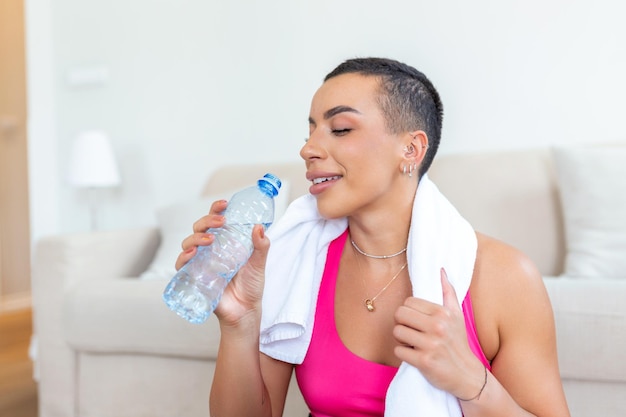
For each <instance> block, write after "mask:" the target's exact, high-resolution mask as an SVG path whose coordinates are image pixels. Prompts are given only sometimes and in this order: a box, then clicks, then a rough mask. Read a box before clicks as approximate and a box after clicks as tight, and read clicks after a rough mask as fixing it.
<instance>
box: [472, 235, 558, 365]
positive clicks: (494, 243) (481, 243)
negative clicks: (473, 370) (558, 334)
mask: <svg viewBox="0 0 626 417" xmlns="http://www.w3.org/2000/svg"><path fill="white" fill-rule="evenodd" d="M477 238H478V250H477V254H476V264H475V267H474V275H473V278H472V284H471V287H470V291H471V297H472V304H473V306H474V313H475V321H476V326H477V329H478V331H479V333H482V334H479V336H480V337H481V343H482V344H483V349H484V350H485V354H486V355H487V357H488V358H490V359H493V358H494V357H495V356H496V355H497V353H498V351H499V350H500V348H501V346H502V343H503V342H505V341H506V338H507V336H509V334H511V333H513V332H518V331H519V330H520V329H519V326H520V325H521V324H522V323H524V322H529V318H530V317H532V316H533V315H537V316H546V315H549V316H550V317H551V315H552V310H551V307H550V301H549V299H548V295H547V292H546V289H545V286H544V283H543V279H542V277H541V274H540V273H539V271H538V270H537V268H536V266H535V265H534V263H533V262H532V260H530V258H528V256H527V255H525V254H524V253H523V252H521V251H520V250H518V249H516V248H514V247H513V246H511V245H508V244H506V243H504V242H502V241H500V240H497V239H494V238H492V237H489V236H486V235H483V234H480V233H477ZM536 318H539V317H536Z"/></svg>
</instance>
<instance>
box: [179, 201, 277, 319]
mask: <svg viewBox="0 0 626 417" xmlns="http://www.w3.org/2000/svg"><path fill="white" fill-rule="evenodd" d="M227 205H228V202H227V201H226V200H218V201H215V202H214V203H213V204H212V205H211V210H210V211H209V214H208V215H206V216H204V217H202V218H200V219H199V220H198V221H196V222H195V223H194V224H193V234H191V235H190V236H188V237H186V238H185V239H184V240H183V242H182V248H183V252H181V253H180V255H178V258H177V259H176V269H177V270H178V269H180V268H182V267H183V265H185V264H186V263H187V262H188V261H189V260H190V259H191V258H193V257H194V255H195V254H196V252H197V251H198V246H208V245H210V244H211V243H213V241H214V240H215V237H214V236H213V235H212V234H211V233H206V231H207V230H208V229H211V228H219V227H222V226H223V225H224V222H225V218H224V216H223V215H222V213H223V212H224V210H225V209H226V207H227ZM252 243H253V245H254V250H253V252H252V255H251V256H250V259H249V260H248V262H246V264H245V265H244V266H242V267H241V269H240V270H239V272H237V274H236V275H235V276H234V277H233V279H232V281H231V282H230V283H229V284H228V286H227V287H226V289H225V291H224V294H223V295H222V298H221V300H220V302H219V304H218V305H217V308H216V309H215V314H216V315H217V317H218V319H219V320H220V322H221V323H222V324H223V325H231V326H236V325H237V324H239V323H240V321H241V320H242V319H243V318H244V317H246V316H247V315H249V313H255V312H256V313H258V314H259V315H260V311H261V298H262V296H263V285H264V282H265V261H266V259H267V252H268V250H269V246H270V242H269V239H268V238H267V236H265V230H264V228H263V226H262V225H256V226H255V227H254V229H253V231H252ZM257 319H258V318H257Z"/></svg>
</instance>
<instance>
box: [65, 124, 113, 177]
mask: <svg viewBox="0 0 626 417" xmlns="http://www.w3.org/2000/svg"><path fill="white" fill-rule="evenodd" d="M68 181H69V182H70V184H72V185H73V186H75V187H114V186H116V185H119V184H120V173H119V171H118V168H117V163H116V162H115V156H114V154H113V148H112V147H111V143H110V142H109V138H108V137H107V135H106V134H105V133H104V132H101V131H98V130H90V131H85V132H81V133H80V134H78V136H77V137H76V140H75V141H74V145H73V147H72V154H71V158H70V166H69V172H68Z"/></svg>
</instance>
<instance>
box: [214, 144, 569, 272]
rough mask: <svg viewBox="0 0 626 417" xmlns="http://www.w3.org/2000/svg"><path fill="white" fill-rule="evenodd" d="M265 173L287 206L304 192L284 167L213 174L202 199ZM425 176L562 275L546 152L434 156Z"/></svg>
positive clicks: (298, 165) (477, 224)
mask: <svg viewBox="0 0 626 417" xmlns="http://www.w3.org/2000/svg"><path fill="white" fill-rule="evenodd" d="M266 172H271V173H273V174H275V175H277V176H278V177H279V178H281V179H282V180H283V181H287V182H288V183H289V196H288V199H289V201H292V200H294V199H295V198H297V197H299V196H301V195H304V194H306V193H307V192H308V188H309V186H310V183H309V182H308V181H307V180H306V179H305V177H304V173H305V168H304V163H303V162H286V163H274V164H272V163H264V164H246V165H230V166H224V167H221V168H218V169H217V170H215V171H214V172H213V173H212V175H211V176H210V178H209V180H208V181H207V183H206V185H205V187H204V189H203V191H202V195H209V194H212V193H221V192H225V191H228V190H232V189H237V188H242V187H244V186H247V185H250V184H252V183H253V182H254V181H255V180H256V179H258V177H259V176H260V175H263V174H264V173H266ZM429 176H430V178H431V179H432V180H433V181H434V182H435V183H436V184H437V185H438V187H439V189H440V190H441V191H442V192H443V194H445V195H446V196H447V197H448V199H449V200H450V201H451V202H452V203H453V204H454V205H455V206H456V208H457V209H458V210H459V212H460V213H461V214H462V215H463V216H464V217H465V218H466V219H467V220H468V221H469V222H470V223H471V224H472V225H473V226H474V228H475V229H476V230H477V231H479V232H482V233H485V234H487V235H490V236H493V237H495V238H497V239H500V240H502V241H504V242H507V243H509V244H511V245H513V246H515V247H517V248H519V249H520V250H522V251H523V252H525V253H526V254H527V255H528V256H530V258H531V259H532V260H533V261H534V262H535V264H536V265H537V267H538V268H539V271H540V272H541V273H542V274H543V275H545V276H556V275H559V274H560V273H561V272H562V269H563V262H564V254H565V249H564V237H563V221H562V218H561V209H560V204H559V198H558V193H557V186H556V174H555V172H554V167H553V163H552V157H551V154H550V151H549V149H533V150H523V151H519V150H515V151H498V152H484V153H476V154H450V155H446V154H443V155H438V156H437V157H436V158H435V162H434V163H433V166H432V168H431V169H430V171H429Z"/></svg>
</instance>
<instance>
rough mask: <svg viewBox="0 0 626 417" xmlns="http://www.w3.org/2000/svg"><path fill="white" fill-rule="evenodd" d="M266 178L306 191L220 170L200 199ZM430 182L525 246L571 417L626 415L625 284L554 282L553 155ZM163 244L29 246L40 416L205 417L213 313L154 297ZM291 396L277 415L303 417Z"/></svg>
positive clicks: (488, 163) (299, 179)
mask: <svg viewBox="0 0 626 417" xmlns="http://www.w3.org/2000/svg"><path fill="white" fill-rule="evenodd" d="M266 171H270V172H274V173H275V174H277V175H278V176H279V177H281V178H282V179H283V180H288V183H289V185H290V187H289V189H290V190H289V199H293V198H295V197H297V196H299V195H302V194H304V193H306V189H307V187H308V184H307V183H306V182H305V180H304V178H303V171H304V169H303V165H302V163H293V164H277V165H260V166H238V167H232V166H231V167H225V168H222V169H218V170H216V171H215V172H214V173H213V175H212V176H211V177H210V179H209V181H208V183H207V185H206V189H205V190H204V191H203V194H205V195H216V194H219V193H220V192H225V191H226V190H230V189H233V188H239V187H241V186H243V185H247V184H250V183H251V182H252V181H253V180H254V179H255V178H256V177H257V176H258V175H259V174H262V173H264V172H266ZM430 176H431V178H432V179H433V180H434V181H435V182H436V183H437V184H439V187H440V189H441V190H442V191H443V192H444V193H445V194H446V195H448V197H449V198H450V200H451V201H452V202H453V203H454V204H456V206H457V207H458V208H459V211H460V212H461V213H463V214H464V215H465V216H466V217H467V218H468V220H470V221H471V222H472V223H473V225H474V226H475V228H476V229H477V230H480V231H483V232H485V233H487V234H491V235H493V236H496V237H498V238H500V239H503V240H505V241H507V242H509V243H511V244H513V245H515V246H517V247H519V248H521V249H522V250H524V251H525V252H526V253H528V254H529V255H530V256H531V258H532V259H534V261H535V262H536V264H537V265H538V267H539V269H540V271H541V272H542V273H543V274H544V276H545V283H546V286H547V288H548V291H549V294H550V297H551V299H552V302H553V307H554V311H555V319H556V324H557V332H558V349H559V355H560V367H561V374H562V377H563V382H564V386H565V390H566V394H567V397H568V401H569V404H570V408H571V412H572V416H574V417H597V416H603V417H618V416H624V415H626V360H625V359H626V307H625V305H626V303H624V302H623V300H626V279H624V280H619V279H603V277H597V279H574V278H565V277H558V278H557V276H559V275H560V274H561V273H562V272H563V269H564V264H565V255H566V244H565V241H566V236H565V234H564V220H563V215H562V207H561V204H560V199H559V192H558V186H557V177H556V174H555V167H554V161H553V157H552V154H551V151H550V150H549V149H533V150H523V151H507V152H494V153H482V154H469V155H440V156H439V157H438V159H437V160H436V163H435V165H434V166H433V168H432V170H431V172H430ZM159 242H160V232H159V229H158V228H157V227H155V228H144V229H136V230H120V231H112V232H98V233H88V234H76V235H66V236H53V237H48V238H44V239H41V241H39V242H38V243H37V245H36V250H35V257H34V265H33V266H34V268H33V297H34V307H35V309H34V312H35V332H36V335H37V341H38V358H37V369H38V371H39V400H40V416H41V417H70V416H80V417H141V416H146V417H147V416H150V417H160V416H162V417H166V416H167V417H173V416H178V417H200V416H207V415H208V392H209V389H210V384H211V379H212V372H213V370H214V361H215V355H216V353H217V346H218V340H219V332H218V327H217V325H216V321H215V319H214V317H212V318H211V319H210V320H209V321H208V322H207V323H205V324H202V325H192V324H189V323H187V322H185V321H184V320H182V319H180V318H179V317H177V316H176V315H175V314H173V313H172V312H170V311H169V310H168V309H167V308H166V307H165V305H164V303H163V302H162V301H161V293H162V291H163V288H164V286H165V284H166V282H167V280H164V279H139V278H137V277H138V276H139V275H140V274H141V273H142V271H144V270H145V269H146V268H147V267H148V265H149V264H150V262H151V261H152V259H153V257H154V256H155V253H156V252H157V249H158V247H159ZM171 262H172V263H173V262H174V259H171ZM537 384H541V381H537ZM292 388H293V391H292V392H290V394H289V400H288V405H287V409H286V411H285V414H284V415H285V416H294V417H297V416H301V417H304V416H306V415H307V413H308V411H307V409H306V407H305V406H304V405H303V402H302V399H301V397H300V395H299V393H298V390H297V388H296V386H295V385H293V386H292Z"/></svg>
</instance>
